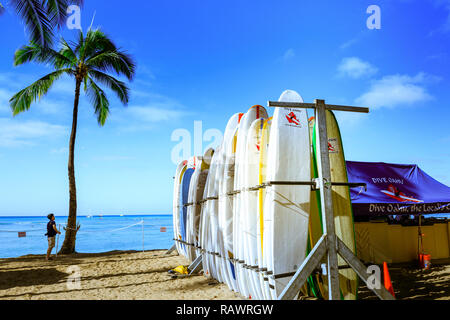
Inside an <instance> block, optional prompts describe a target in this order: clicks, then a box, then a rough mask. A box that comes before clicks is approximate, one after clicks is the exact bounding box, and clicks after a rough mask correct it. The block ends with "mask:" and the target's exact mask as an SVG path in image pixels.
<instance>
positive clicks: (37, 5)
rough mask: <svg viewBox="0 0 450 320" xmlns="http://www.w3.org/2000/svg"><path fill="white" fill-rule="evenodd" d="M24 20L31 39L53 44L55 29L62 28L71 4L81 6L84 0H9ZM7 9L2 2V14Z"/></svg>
mask: <svg viewBox="0 0 450 320" xmlns="http://www.w3.org/2000/svg"><path fill="white" fill-rule="evenodd" d="M9 3H10V5H11V6H12V7H14V10H15V11H16V12H17V14H18V15H19V16H20V18H21V19H22V21H23V22H24V24H25V26H26V28H27V30H28V32H29V34H30V41H32V42H34V43H38V44H40V45H41V46H51V44H52V42H53V30H54V29H55V28H58V29H60V28H61V27H62V26H63V25H64V23H65V22H66V19H67V8H68V7H69V5H70V4H75V5H79V6H81V5H82V4H83V3H84V0H9ZM4 10H5V8H4V6H3V5H2V3H0V14H2V13H3V11H4Z"/></svg>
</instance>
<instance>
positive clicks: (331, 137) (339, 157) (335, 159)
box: [313, 111, 358, 300]
mask: <svg viewBox="0 0 450 320" xmlns="http://www.w3.org/2000/svg"><path fill="white" fill-rule="evenodd" d="M326 121H327V133H328V149H329V156H330V168H331V181H335V182H348V176H347V167H346V164H345V155H344V148H343V144H342V138H341V133H340V130H339V125H338V123H337V121H336V118H335V116H334V114H333V112H331V111H327V112H326ZM316 131H317V126H316V130H315V132H314V143H313V146H314V148H313V150H314V158H315V161H317V156H316V154H317V141H316V139H317V132H316ZM317 168H318V169H319V170H320V167H319V166H317ZM332 190H333V192H332V197H333V211H334V223H335V227H336V235H337V236H338V237H339V238H340V239H341V240H342V241H343V242H344V243H345V244H346V245H347V247H348V248H349V249H350V250H352V251H353V253H355V254H356V241H355V231H354V221H353V210H352V205H351V200H350V190H349V187H347V186H333V189H332ZM338 264H339V266H340V267H345V266H346V265H347V263H346V262H345V261H344V260H343V259H342V258H341V257H340V256H338ZM339 283H340V289H341V296H342V298H343V299H345V300H356V298H357V293H358V276H357V275H356V273H355V272H354V271H353V270H352V269H350V268H348V269H341V270H339ZM324 287H325V288H324V289H325V295H324V296H325V297H328V293H327V286H325V285H324Z"/></svg>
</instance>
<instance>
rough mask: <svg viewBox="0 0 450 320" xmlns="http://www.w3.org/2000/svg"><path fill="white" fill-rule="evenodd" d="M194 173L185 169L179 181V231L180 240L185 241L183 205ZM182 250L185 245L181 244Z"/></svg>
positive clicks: (185, 210) (185, 218)
mask: <svg viewBox="0 0 450 320" xmlns="http://www.w3.org/2000/svg"><path fill="white" fill-rule="evenodd" d="M193 173H194V169H192V168H191V169H187V170H186V172H185V173H184V175H183V179H182V181H181V206H180V220H179V221H180V233H181V240H182V241H185V242H186V223H187V207H186V206H185V205H186V204H187V203H188V196H189V185H190V183H191V178H192V174H193ZM182 248H183V250H186V247H185V245H184V244H183V245H182Z"/></svg>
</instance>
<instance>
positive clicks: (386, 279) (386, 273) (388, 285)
mask: <svg viewBox="0 0 450 320" xmlns="http://www.w3.org/2000/svg"><path fill="white" fill-rule="evenodd" d="M383 276H384V287H385V288H386V290H387V291H389V292H390V293H391V294H392V296H393V297H394V298H395V293H394V287H393V286H392V282H391V276H390V275H389V270H388V266H387V263H386V262H383Z"/></svg>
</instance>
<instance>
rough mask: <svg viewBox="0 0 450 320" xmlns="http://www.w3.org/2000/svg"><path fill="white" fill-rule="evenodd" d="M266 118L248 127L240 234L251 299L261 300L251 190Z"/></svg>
mask: <svg viewBox="0 0 450 320" xmlns="http://www.w3.org/2000/svg"><path fill="white" fill-rule="evenodd" d="M265 120H266V118H259V119H257V120H255V121H253V123H252V124H251V126H250V129H249V132H248V137H247V146H246V155H245V159H244V160H245V161H244V165H243V170H242V171H243V178H244V188H243V190H242V201H243V208H244V213H245V214H244V216H243V218H244V219H243V222H244V223H243V225H242V232H243V237H244V243H245V247H244V260H245V264H246V265H247V269H248V270H249V271H250V272H249V273H250V279H249V280H250V281H251V282H252V287H253V290H254V291H253V296H252V298H253V299H257V300H261V299H263V292H262V289H261V285H260V281H259V273H258V270H259V263H258V243H257V232H258V230H257V229H258V219H259V214H258V190H257V189H251V188H254V187H255V186H257V185H258V184H259V183H258V178H259V160H260V150H261V136H262V132H263V128H264V122H265Z"/></svg>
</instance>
